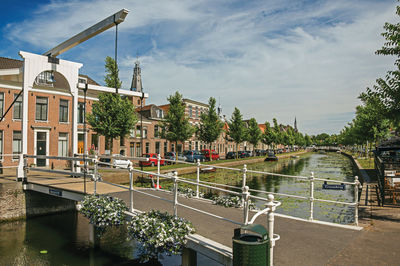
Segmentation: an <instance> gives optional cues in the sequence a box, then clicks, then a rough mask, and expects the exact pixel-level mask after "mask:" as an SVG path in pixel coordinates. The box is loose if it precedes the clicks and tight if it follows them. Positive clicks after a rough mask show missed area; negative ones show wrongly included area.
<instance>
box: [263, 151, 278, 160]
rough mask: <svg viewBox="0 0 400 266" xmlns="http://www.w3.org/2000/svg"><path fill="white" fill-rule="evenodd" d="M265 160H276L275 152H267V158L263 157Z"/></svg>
mask: <svg viewBox="0 0 400 266" xmlns="http://www.w3.org/2000/svg"><path fill="white" fill-rule="evenodd" d="M264 161H266V162H268V161H278V157H276V155H275V153H273V152H269V153H268V156H267V158H265V160H264Z"/></svg>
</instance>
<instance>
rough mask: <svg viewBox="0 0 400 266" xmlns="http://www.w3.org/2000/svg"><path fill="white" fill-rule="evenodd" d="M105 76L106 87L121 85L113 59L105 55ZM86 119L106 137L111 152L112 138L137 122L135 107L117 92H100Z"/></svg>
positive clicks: (96, 130)
mask: <svg viewBox="0 0 400 266" xmlns="http://www.w3.org/2000/svg"><path fill="white" fill-rule="evenodd" d="M105 62H106V64H105V69H106V73H107V74H106V76H105V78H104V81H105V83H106V84H107V86H108V87H115V88H120V87H121V84H122V83H121V81H120V80H119V78H118V72H119V70H118V67H117V66H116V64H115V61H114V59H112V58H111V57H109V56H107V57H106V60H105ZM87 121H88V123H89V125H90V126H91V127H92V129H93V131H95V132H97V133H98V134H100V135H103V136H105V137H106V145H105V146H106V147H105V149H106V150H110V151H111V152H112V146H113V145H112V143H113V140H114V139H115V138H117V137H120V138H123V137H124V136H126V135H127V134H128V133H129V132H130V131H131V130H132V129H133V128H134V127H135V124H136V122H137V117H136V112H135V107H134V106H133V104H132V102H130V101H129V100H128V99H127V98H125V99H122V98H121V97H120V95H118V94H112V93H101V94H99V101H97V102H94V103H93V105H92V113H91V114H88V115H87Z"/></svg>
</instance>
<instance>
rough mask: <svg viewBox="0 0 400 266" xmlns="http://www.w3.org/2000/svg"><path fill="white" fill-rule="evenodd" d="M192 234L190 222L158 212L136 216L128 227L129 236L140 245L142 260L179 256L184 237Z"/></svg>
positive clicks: (192, 229) (192, 228)
mask: <svg viewBox="0 0 400 266" xmlns="http://www.w3.org/2000/svg"><path fill="white" fill-rule="evenodd" d="M194 232H195V230H194V227H193V225H192V224H191V223H190V222H188V221H186V220H185V219H183V218H179V217H175V216H173V215H170V214H168V213H167V212H165V213H162V212H160V211H158V210H152V211H150V212H147V213H142V214H138V215H136V216H134V217H132V220H131V222H130V223H129V225H128V233H129V236H130V237H131V238H132V239H134V240H136V241H139V242H140V243H141V244H142V246H141V250H140V252H141V259H142V260H149V259H154V258H157V257H158V254H161V253H166V254H167V255H172V254H180V253H181V251H182V248H183V245H184V244H185V243H186V236H187V235H189V234H192V233H194Z"/></svg>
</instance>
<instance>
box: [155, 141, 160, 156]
mask: <svg viewBox="0 0 400 266" xmlns="http://www.w3.org/2000/svg"><path fill="white" fill-rule="evenodd" d="M156 153H157V154H160V142H158V141H157V142H156Z"/></svg>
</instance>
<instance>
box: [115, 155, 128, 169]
mask: <svg viewBox="0 0 400 266" xmlns="http://www.w3.org/2000/svg"><path fill="white" fill-rule="evenodd" d="M113 157H116V158H113V159H112V161H113V162H112V165H113V167H118V168H128V166H129V164H130V162H131V161H129V160H128V159H124V158H123V157H124V156H122V155H119V154H113Z"/></svg>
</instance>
